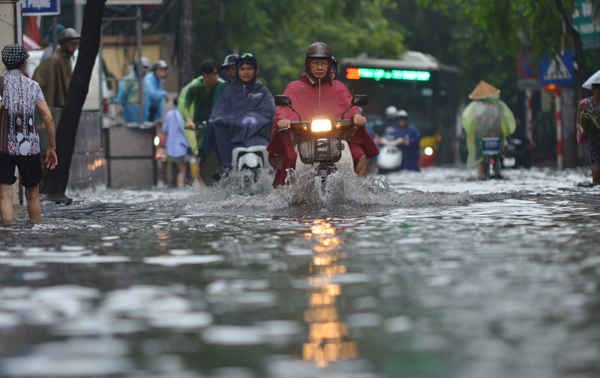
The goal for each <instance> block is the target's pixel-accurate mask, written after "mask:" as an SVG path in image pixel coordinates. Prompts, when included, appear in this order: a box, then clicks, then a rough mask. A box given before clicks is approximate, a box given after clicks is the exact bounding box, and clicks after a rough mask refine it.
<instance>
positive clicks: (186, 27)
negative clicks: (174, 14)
mask: <svg viewBox="0 0 600 378" xmlns="http://www.w3.org/2000/svg"><path fill="white" fill-rule="evenodd" d="M193 10H194V4H193V1H192V0H181V3H180V6H179V16H180V17H179V21H180V24H179V28H178V34H177V37H178V38H177V40H178V42H179V43H178V46H179V49H177V61H178V62H179V87H183V86H184V85H185V84H187V83H188V82H190V81H191V80H192V78H193V75H194V73H193V70H192V53H193V51H194V33H193V31H194V23H193V14H194V13H193Z"/></svg>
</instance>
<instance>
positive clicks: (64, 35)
mask: <svg viewBox="0 0 600 378" xmlns="http://www.w3.org/2000/svg"><path fill="white" fill-rule="evenodd" d="M78 39H81V35H80V34H79V33H78V32H77V30H75V29H73V28H66V29H65V30H63V31H61V32H60V34H59V37H58V42H59V43H63V42H67V41H76V40H78Z"/></svg>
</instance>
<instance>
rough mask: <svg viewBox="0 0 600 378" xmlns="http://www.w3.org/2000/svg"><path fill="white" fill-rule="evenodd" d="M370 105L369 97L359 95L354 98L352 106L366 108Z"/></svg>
mask: <svg viewBox="0 0 600 378" xmlns="http://www.w3.org/2000/svg"><path fill="white" fill-rule="evenodd" d="M368 103H369V96H367V95H361V94H357V95H354V97H353V98H352V105H354V106H365V105H367V104H368Z"/></svg>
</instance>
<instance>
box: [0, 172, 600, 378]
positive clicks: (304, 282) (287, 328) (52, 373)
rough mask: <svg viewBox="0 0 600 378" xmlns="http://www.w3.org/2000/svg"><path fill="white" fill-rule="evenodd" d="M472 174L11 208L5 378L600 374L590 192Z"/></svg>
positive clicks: (598, 207) (544, 176)
mask: <svg viewBox="0 0 600 378" xmlns="http://www.w3.org/2000/svg"><path fill="white" fill-rule="evenodd" d="M472 175H473V172H471V171H466V170H461V169H451V168H445V169H443V168H434V169H429V170H425V171H424V172H422V173H420V174H417V173H398V174H392V175H390V176H388V177H387V180H382V179H379V178H377V179H375V178H369V179H368V180H360V179H357V178H348V177H346V178H343V177H342V178H339V180H338V182H337V184H336V185H338V186H336V188H337V191H336V193H338V194H335V195H332V196H331V198H328V199H327V201H325V202H324V203H318V201H315V200H311V198H312V197H311V196H312V193H311V191H310V185H309V184H310V183H308V184H306V185H305V187H303V186H302V185H300V184H299V185H298V187H297V188H295V192H294V191H293V190H276V191H271V190H269V191H268V192H267V193H260V194H256V195H254V196H243V195H238V194H229V193H227V192H226V191H224V190H222V189H214V188H211V189H206V190H204V191H203V192H200V193H199V192H198V191H195V190H192V189H186V190H181V191H177V190H169V189H156V190H148V191H111V190H102V191H96V192H77V193H71V194H70V195H72V196H73V197H74V199H75V203H74V204H73V205H72V206H68V207H61V206H57V205H54V204H51V203H44V215H43V217H44V219H43V222H42V223H41V224H38V225H35V226H34V227H33V228H31V227H30V226H26V225H24V214H23V213H22V212H21V213H20V214H19V221H18V225H17V226H14V227H8V228H7V227H5V228H0V334H1V338H0V376H7V377H145V378H146V377H211V378H264V377H269V378H288V377H289V378H300V377H302V378H304V377H306V378H308V377H331V378H333V377H336V378H337V377H339V378H341V377H344V378H359V377H360V378H367V377H368V378H371V377H460V378H481V377H486V378H496V377H497V378H500V377H528V378H536V377H569V378H592V377H598V376H600V360H599V359H598V356H599V355H600V292H599V289H600V288H599V287H598V285H599V283H600V252H599V251H600V248H599V247H598V245H599V242H600V233H598V227H599V225H600V188H586V187H580V186H578V185H577V184H578V183H581V182H588V181H591V178H590V177H589V174H588V173H587V171H585V170H576V171H575V170H572V171H564V172H555V171H553V170H542V169H533V170H530V171H526V170H514V171H505V175H506V177H507V179H506V180H496V181H487V182H480V181H475V180H473V178H472ZM307 188H308V189H307Z"/></svg>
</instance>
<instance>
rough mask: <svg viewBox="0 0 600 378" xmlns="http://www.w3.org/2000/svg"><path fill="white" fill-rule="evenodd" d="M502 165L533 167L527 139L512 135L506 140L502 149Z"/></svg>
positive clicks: (504, 166)
mask: <svg viewBox="0 0 600 378" xmlns="http://www.w3.org/2000/svg"><path fill="white" fill-rule="evenodd" d="M502 167H503V168H519V167H525V168H530V167H531V161H530V158H529V151H528V146H527V142H526V140H524V139H522V138H519V137H510V138H508V139H507V140H506V143H505V144H504V148H503V150H502Z"/></svg>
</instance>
